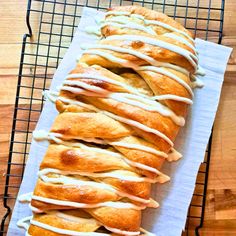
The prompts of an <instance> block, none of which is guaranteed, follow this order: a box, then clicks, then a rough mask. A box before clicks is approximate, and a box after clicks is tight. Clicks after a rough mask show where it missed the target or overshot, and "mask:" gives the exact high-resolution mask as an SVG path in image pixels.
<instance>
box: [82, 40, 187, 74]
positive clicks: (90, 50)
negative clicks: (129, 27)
mask: <svg viewBox="0 0 236 236" xmlns="http://www.w3.org/2000/svg"><path fill="white" fill-rule="evenodd" d="M81 48H83V49H88V50H85V51H84V53H88V54H94V55H99V56H101V57H104V58H107V59H108V60H109V61H112V62H114V63H117V64H120V65H122V66H124V67H130V68H132V69H134V70H135V69H138V68H139V67H138V66H137V65H136V64H135V63H132V62H130V61H128V60H125V59H121V58H118V57H115V56H113V55H111V54H109V53H106V52H103V51H99V50H95V49H96V48H97V49H107V50H112V51H116V52H120V53H128V54H131V55H134V56H136V57H139V58H141V59H143V60H144V61H147V62H148V63H150V64H151V65H153V66H158V67H160V66H161V67H167V68H170V69H174V70H177V71H179V72H181V73H183V74H185V75H189V72H188V71H187V70H186V69H184V68H182V67H180V66H177V65H174V64H171V63H167V62H160V61H157V60H155V59H154V58H152V57H149V56H147V55H145V54H144V53H141V52H138V51H136V50H133V49H129V48H123V47H118V46H112V45H104V44H82V45H81Z"/></svg>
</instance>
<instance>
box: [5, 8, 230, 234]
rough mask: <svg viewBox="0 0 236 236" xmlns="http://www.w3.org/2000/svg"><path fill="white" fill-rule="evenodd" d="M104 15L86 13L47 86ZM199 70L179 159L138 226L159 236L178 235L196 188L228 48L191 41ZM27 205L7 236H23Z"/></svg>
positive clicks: (32, 162) (36, 151)
mask: <svg viewBox="0 0 236 236" xmlns="http://www.w3.org/2000/svg"><path fill="white" fill-rule="evenodd" d="M103 14H104V13H102V12H98V11H96V10H94V9H89V8H85V9H84V11H83V15H82V18H81V21H80V24H79V26H78V30H77V32H76V34H75V36H74V39H73V41H72V43H71V45H70V48H69V49H68V51H67V53H66V55H65V57H64V59H63V60H62V62H61V64H60V65H59V67H58V69H57V71H56V73H55V75H54V78H53V81H52V85H51V89H55V88H56V86H58V85H60V84H61V82H62V81H63V80H64V78H65V76H66V75H67V74H68V73H69V71H70V70H72V69H73V68H74V67H75V65H76V58H77V57H78V55H79V54H81V52H82V50H81V49H80V44H81V43H82V42H86V43H87V42H94V40H95V38H94V36H92V35H88V34H86V33H85V31H84V29H85V27H86V26H88V25H94V24H96V22H95V16H96V18H97V17H98V16H102V15H103ZM196 46H197V49H198V52H199V58H200V65H201V66H202V67H203V68H204V70H205V72H206V75H205V76H204V77H203V78H202V80H203V82H204V84H205V86H204V88H202V89H195V98H194V104H193V106H192V107H191V110H190V112H189V113H190V114H189V116H188V118H187V121H186V125H185V127H184V128H183V129H182V130H181V132H180V133H179V135H178V137H177V140H176V143H175V148H176V149H177V150H178V151H180V152H181V153H182V154H183V158H182V159H181V160H179V161H178V162H172V163H166V164H165V166H164V168H163V169H162V171H163V172H164V173H166V174H168V175H169V176H170V177H171V181H170V182H169V183H166V184H162V185H161V184H156V185H155V186H154V187H153V191H152V195H153V197H154V198H155V199H156V200H157V201H158V202H159V203H160V207H159V208H158V209H147V210H145V211H144V212H143V224H142V227H144V228H145V229H147V230H149V231H151V232H153V233H155V234H156V235H158V236H162V235H163V236H172V235H173V236H178V235H181V232H182V229H184V226H185V222H186V216H187V210H188V207H189V204H190V201H191V198H192V194H193V191H194V187H195V181H196V176H197V173H198V169H199V165H200V163H201V162H202V161H203V159H204V154H205V150H206V146H207V143H208V140H209V136H210V133H211V128H212V125H213V122H214V119H215V114H216V111H217V106H218V103H219V98H220V92H221V86H222V82H223V79H224V72H225V69H226V65H227V61H228V58H229V56H230V53H231V50H232V49H231V48H228V47H225V46H220V45H217V44H214V43H210V42H206V41H203V40H200V39H196ZM57 114H58V113H57V111H56V109H55V106H54V104H52V103H51V102H49V101H47V102H46V103H45V106H44V109H43V111H42V114H41V116H40V119H39V122H38V124H37V127H36V129H37V130H39V129H44V130H49V129H50V127H51V125H52V123H53V121H54V118H55V116H56V115H57ZM47 146H48V142H46V141H45V142H40V143H37V142H35V141H34V140H33V141H32V144H31V149H30V154H29V159H28V162H27V166H26V169H25V173H24V178H23V181H22V184H21V188H20V191H19V194H22V193H27V192H32V191H33V189H34V186H35V183H36V180H37V171H38V168H39V164H40V162H41V160H42V158H43V156H44V154H45V151H46V149H47ZM31 214H32V213H31V211H30V210H29V208H28V205H27V204H22V203H18V202H16V204H15V207H14V211H13V215H12V218H11V222H10V225H9V230H8V236H13V235H14V236H16V235H24V233H25V232H24V230H23V229H19V228H18V227H17V226H16V222H17V221H18V220H19V219H21V218H23V217H25V216H29V215H31Z"/></svg>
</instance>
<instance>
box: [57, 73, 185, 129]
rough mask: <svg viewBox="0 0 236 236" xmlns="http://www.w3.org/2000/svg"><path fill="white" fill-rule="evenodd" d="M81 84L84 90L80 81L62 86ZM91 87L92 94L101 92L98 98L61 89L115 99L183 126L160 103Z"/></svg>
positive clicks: (66, 88)
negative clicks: (158, 114)
mask: <svg viewBox="0 0 236 236" xmlns="http://www.w3.org/2000/svg"><path fill="white" fill-rule="evenodd" d="M167 73H168V72H167ZM81 83H82V86H83V87H84V88H86V86H84V84H85V83H83V82H80V81H71V80H67V81H65V82H64V84H70V85H78V86H81ZM92 87H95V88H97V89H94V93H96V92H99V91H101V92H102V95H100V96H99V95H96V94H90V93H89V92H87V91H83V90H82V91H81V89H80V88H74V87H71V90H70V87H67V86H62V87H61V89H62V90H66V91H70V92H75V93H79V94H80V93H82V95H85V93H87V94H86V95H87V96H90V95H91V96H98V97H101V96H102V97H108V98H112V99H115V100H117V101H119V102H124V103H127V104H129V105H134V106H137V107H140V108H141V109H145V110H148V111H156V112H158V113H160V114H161V115H163V116H167V117H169V118H171V119H172V120H173V121H174V122H175V123H176V124H177V125H179V126H184V123H185V120H184V118H183V117H179V116H177V115H176V114H175V113H174V112H173V111H172V110H170V109H169V108H168V107H167V106H164V105H162V104H161V103H159V102H156V101H153V100H151V99H148V97H141V96H137V95H134V94H127V93H110V92H109V91H108V90H105V89H100V88H99V87H96V86H90V85H89V89H90V90H92V89H93V88H92ZM93 110H94V111H97V112H98V111H100V112H101V113H105V112H103V111H101V110H100V109H98V108H96V107H94V108H93ZM109 114H111V113H108V115H109Z"/></svg>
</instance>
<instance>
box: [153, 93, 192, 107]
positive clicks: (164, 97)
mask: <svg viewBox="0 0 236 236" xmlns="http://www.w3.org/2000/svg"><path fill="white" fill-rule="evenodd" d="M152 99H153V100H158V101H161V100H175V101H178V102H184V103H186V104H189V105H192V104H193V101H192V100H191V99H189V98H186V97H181V96H177V95H174V94H163V95H158V96H153V97H152Z"/></svg>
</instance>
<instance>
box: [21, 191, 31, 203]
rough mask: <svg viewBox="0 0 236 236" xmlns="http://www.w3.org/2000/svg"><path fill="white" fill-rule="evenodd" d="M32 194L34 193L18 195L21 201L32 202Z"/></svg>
mask: <svg viewBox="0 0 236 236" xmlns="http://www.w3.org/2000/svg"><path fill="white" fill-rule="evenodd" d="M32 195H33V192H29V193H24V194H21V195H20V196H18V201H19V202H30V200H31V198H32Z"/></svg>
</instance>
